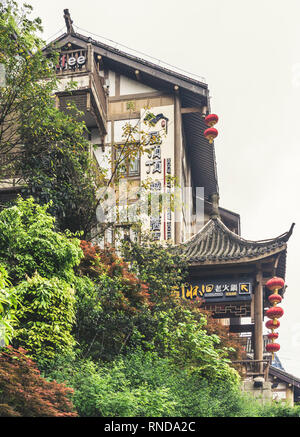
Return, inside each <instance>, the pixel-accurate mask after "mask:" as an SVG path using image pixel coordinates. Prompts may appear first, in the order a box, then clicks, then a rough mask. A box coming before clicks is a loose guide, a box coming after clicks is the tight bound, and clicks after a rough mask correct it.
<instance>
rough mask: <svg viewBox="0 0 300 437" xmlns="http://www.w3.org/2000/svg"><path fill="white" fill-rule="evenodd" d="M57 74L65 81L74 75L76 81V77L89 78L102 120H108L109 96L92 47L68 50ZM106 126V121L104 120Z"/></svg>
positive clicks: (60, 61) (61, 60)
mask: <svg viewBox="0 0 300 437" xmlns="http://www.w3.org/2000/svg"><path fill="white" fill-rule="evenodd" d="M56 74H57V75H58V77H59V78H61V79H63V78H64V77H66V76H70V75H72V80H75V82H76V78H74V75H78V77H79V76H81V77H82V76H85V75H87V76H88V77H89V80H88V82H87V83H88V84H89V85H88V86H89V87H90V89H91V92H92V95H93V97H94V99H95V101H96V105H97V106H98V107H99V111H100V114H101V116H102V118H104V119H106V115H107V95H106V92H105V90H104V79H103V78H102V77H101V76H100V74H99V65H98V64H97V62H96V60H95V57H94V52H93V49H92V47H91V46H88V49H87V50H86V49H77V50H66V51H63V52H62V53H61V55H60V58H59V63H58V64H57V65H56ZM103 123H104V124H105V120H103Z"/></svg>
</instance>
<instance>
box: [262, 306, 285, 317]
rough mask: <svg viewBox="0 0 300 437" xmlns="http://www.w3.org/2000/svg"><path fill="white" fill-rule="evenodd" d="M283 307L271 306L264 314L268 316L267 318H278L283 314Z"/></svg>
mask: <svg viewBox="0 0 300 437" xmlns="http://www.w3.org/2000/svg"><path fill="white" fill-rule="evenodd" d="M283 313H284V311H283V309H282V308H281V307H276V306H274V307H271V308H269V309H267V311H266V316H267V317H269V319H279V318H280V317H282V316H283Z"/></svg>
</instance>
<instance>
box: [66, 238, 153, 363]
mask: <svg viewBox="0 0 300 437" xmlns="http://www.w3.org/2000/svg"><path fill="white" fill-rule="evenodd" d="M81 248H82V249H83V252H84V257H83V259H82V260H81V263H80V266H79V273H80V274H81V275H87V276H82V277H81V278H76V279H75V282H74V287H75V289H76V308H77V310H76V324H75V328H74V335H75V338H76V339H77V341H78V342H79V343H80V345H81V348H82V351H83V353H84V355H88V356H90V357H93V358H94V359H105V360H110V359H113V358H114V357H115V356H116V355H117V354H118V353H120V352H121V351H124V349H125V347H126V346H127V345H128V344H130V342H131V339H132V336H133V334H134V333H135V332H136V331H138V330H139V329H140V327H141V325H143V324H147V320H148V319H147V317H148V316H149V315H150V313H149V294H148V287H147V286H146V285H145V284H144V283H143V282H142V281H140V280H139V279H138V278H137V276H136V275H134V274H133V273H131V272H130V271H129V269H128V265H127V264H126V263H125V262H124V261H123V260H122V259H121V258H119V257H118V256H117V255H116V254H115V252H114V251H113V250H112V249H109V248H106V249H105V250H101V249H100V248H99V246H97V245H92V244H91V243H88V242H84V241H82V242H81Z"/></svg>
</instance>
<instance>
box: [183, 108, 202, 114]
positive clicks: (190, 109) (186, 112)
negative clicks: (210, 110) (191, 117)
mask: <svg viewBox="0 0 300 437" xmlns="http://www.w3.org/2000/svg"><path fill="white" fill-rule="evenodd" d="M193 112H202V108H181V114H190V113H193Z"/></svg>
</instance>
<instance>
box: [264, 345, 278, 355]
mask: <svg viewBox="0 0 300 437" xmlns="http://www.w3.org/2000/svg"><path fill="white" fill-rule="evenodd" d="M279 349H280V344H278V343H268V344H267V345H266V351H267V352H271V353H272V355H274V352H278V351H279Z"/></svg>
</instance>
